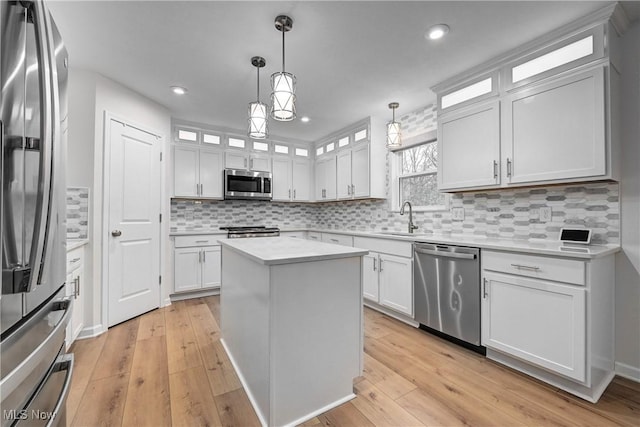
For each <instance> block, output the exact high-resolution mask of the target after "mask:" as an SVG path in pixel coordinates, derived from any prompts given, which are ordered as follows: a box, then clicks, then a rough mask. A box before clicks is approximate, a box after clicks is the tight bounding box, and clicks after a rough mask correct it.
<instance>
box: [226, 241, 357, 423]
mask: <svg viewBox="0 0 640 427" xmlns="http://www.w3.org/2000/svg"><path fill="white" fill-rule="evenodd" d="M220 244H221V245H222V286H221V297H220V319H221V325H220V326H221V330H222V343H223V345H224V347H225V350H226V351H227V354H228V355H229V358H230V359H231V361H232V363H233V365H234V367H235V369H236V371H237V373H238V376H239V377H240V380H241V381H242V384H243V386H244V388H245V391H246V392H247V395H248V396H249V399H250V401H251V403H252V405H253V407H254V409H255V410H256V413H257V415H258V417H259V418H260V421H261V423H262V424H263V425H269V426H282V425H296V424H300V423H302V422H304V421H306V420H308V419H310V418H313V417H314V416H316V415H318V414H320V413H322V412H326V411H327V410H329V409H331V408H333V407H335V406H338V405H340V404H342V403H344V402H346V401H348V400H350V399H352V398H354V397H355V395H354V394H353V379H354V378H355V377H357V376H359V375H361V373H362V348H363V347H362V345H363V342H362V340H363V335H362V265H361V264H362V256H363V255H366V254H367V253H368V251H366V250H362V249H356V248H351V247H346V246H339V245H333V244H328V243H321V242H314V241H308V240H303V239H296V238H291V237H261V238H249V239H229V240H221V241H220Z"/></svg>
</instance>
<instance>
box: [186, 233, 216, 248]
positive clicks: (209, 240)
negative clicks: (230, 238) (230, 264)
mask: <svg viewBox="0 0 640 427" xmlns="http://www.w3.org/2000/svg"><path fill="white" fill-rule="evenodd" d="M225 237H226V236H225V235H224V234H219V235H214V234H212V235H197V236H176V237H175V247H176V248H188V247H191V246H213V245H218V244H219V243H218V239H221V238H225Z"/></svg>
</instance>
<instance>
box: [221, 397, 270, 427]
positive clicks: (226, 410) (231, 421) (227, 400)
mask: <svg viewBox="0 0 640 427" xmlns="http://www.w3.org/2000/svg"><path fill="white" fill-rule="evenodd" d="M215 399H216V406H217V407H218V412H219V413H220V420H221V421H222V423H221V424H217V425H222V426H223V427H237V426H243V427H252V426H256V427H259V426H260V420H258V416H257V415H256V413H255V411H254V410H253V407H252V406H251V403H250V402H249V398H248V397H247V394H246V393H245V392H244V390H243V389H238V390H234V391H230V392H228V393H224V394H221V395H219V396H216V397H215Z"/></svg>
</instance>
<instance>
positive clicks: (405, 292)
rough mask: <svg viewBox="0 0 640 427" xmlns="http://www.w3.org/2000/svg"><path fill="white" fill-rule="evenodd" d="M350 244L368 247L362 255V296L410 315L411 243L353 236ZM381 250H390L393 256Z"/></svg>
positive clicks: (411, 282)
mask: <svg viewBox="0 0 640 427" xmlns="http://www.w3.org/2000/svg"><path fill="white" fill-rule="evenodd" d="M353 246H354V247H356V248H363V249H368V250H369V254H368V255H365V256H364V257H363V258H362V280H363V281H364V282H363V285H362V288H363V296H364V298H365V299H366V300H367V301H371V302H373V303H375V304H379V305H380V306H383V307H386V308H389V309H391V310H393V311H396V312H398V313H402V314H403V315H406V316H408V317H413V259H412V245H411V243H409V242H399V241H393V240H388V239H375V238H371V237H359V236H356V237H354V238H353ZM381 251H388V252H393V255H392V254H390V253H382V252H381Z"/></svg>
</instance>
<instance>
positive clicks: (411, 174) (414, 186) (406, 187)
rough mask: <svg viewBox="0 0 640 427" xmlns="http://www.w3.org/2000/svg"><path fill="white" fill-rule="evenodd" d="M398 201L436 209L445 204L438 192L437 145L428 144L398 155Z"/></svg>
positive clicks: (433, 143) (443, 198)
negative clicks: (399, 168) (399, 163)
mask: <svg viewBox="0 0 640 427" xmlns="http://www.w3.org/2000/svg"><path fill="white" fill-rule="evenodd" d="M399 155H400V156H402V158H401V171H400V175H399V181H400V182H399V183H400V201H405V200H409V201H410V202H411V203H412V204H413V205H414V206H420V207H430V206H433V207H437V206H443V205H444V204H445V195H444V194H441V193H439V192H438V179H437V173H438V144H437V143H436V142H428V143H425V144H421V145H418V146H416V147H412V148H409V149H406V150H403V151H401V152H400V153H399Z"/></svg>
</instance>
